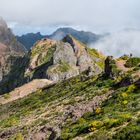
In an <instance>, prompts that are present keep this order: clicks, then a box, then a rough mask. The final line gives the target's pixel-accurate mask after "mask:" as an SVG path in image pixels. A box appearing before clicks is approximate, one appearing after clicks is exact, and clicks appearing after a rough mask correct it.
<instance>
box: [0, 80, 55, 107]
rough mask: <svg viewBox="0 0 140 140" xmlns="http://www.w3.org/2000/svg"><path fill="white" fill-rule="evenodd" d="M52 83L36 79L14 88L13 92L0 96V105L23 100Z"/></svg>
mask: <svg viewBox="0 0 140 140" xmlns="http://www.w3.org/2000/svg"><path fill="white" fill-rule="evenodd" d="M52 83H53V81H49V80H47V79H36V80H33V81H31V82H29V83H27V84H25V85H23V86H21V87H18V88H16V89H15V90H14V91H12V92H10V93H8V94H5V95H2V96H0V104H6V103H9V102H12V101H15V100H17V99H20V98H23V97H25V96H27V95H29V94H31V93H33V92H35V91H37V90H38V89H41V88H43V87H45V86H47V85H50V84H52Z"/></svg>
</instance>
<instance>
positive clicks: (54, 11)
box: [0, 0, 140, 35]
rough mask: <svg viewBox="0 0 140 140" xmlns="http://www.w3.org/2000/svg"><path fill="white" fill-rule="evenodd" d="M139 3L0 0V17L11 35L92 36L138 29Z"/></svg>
mask: <svg viewBox="0 0 140 140" xmlns="http://www.w3.org/2000/svg"><path fill="white" fill-rule="evenodd" d="M139 9H140V0H0V16H1V17H3V18H4V19H5V20H6V21H7V23H8V26H9V27H11V28H12V29H13V31H14V33H15V34H18V35H20V34H24V33H27V32H38V31H40V32H41V33H42V34H50V33H51V32H53V31H54V30H55V29H56V28H58V27H73V28H76V29H78V30H88V31H92V32H94V33H105V32H113V31H116V30H121V29H123V28H135V29H139V25H140V10H139Z"/></svg>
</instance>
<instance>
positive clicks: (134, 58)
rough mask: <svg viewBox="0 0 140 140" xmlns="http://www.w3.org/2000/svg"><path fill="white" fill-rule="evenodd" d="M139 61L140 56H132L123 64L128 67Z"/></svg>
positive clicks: (134, 65) (135, 64)
mask: <svg viewBox="0 0 140 140" xmlns="http://www.w3.org/2000/svg"><path fill="white" fill-rule="evenodd" d="M139 63H140V58H139V57H133V58H130V59H128V60H127V61H126V64H125V66H126V67H128V68H131V67H136V66H137V65H138V64H139Z"/></svg>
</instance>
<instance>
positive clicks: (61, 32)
mask: <svg viewBox="0 0 140 140" xmlns="http://www.w3.org/2000/svg"><path fill="white" fill-rule="evenodd" d="M67 34H70V35H72V36H73V37H75V38H77V39H78V40H79V41H81V42H83V43H85V44H93V43H95V42H96V41H98V40H99V39H100V37H101V35H96V34H94V33H92V32H85V31H77V30H75V29H73V28H59V29H57V30H56V31H55V32H54V33H52V34H51V35H41V34H40V33H39V32H38V33H28V34H25V35H22V36H17V40H18V41H19V42H21V43H22V44H24V46H26V48H27V49H28V50H29V49H30V48H31V47H32V46H33V45H34V43H35V42H37V41H38V40H40V39H42V38H46V37H47V38H49V39H54V40H62V39H63V38H64V37H65V36H66V35H67Z"/></svg>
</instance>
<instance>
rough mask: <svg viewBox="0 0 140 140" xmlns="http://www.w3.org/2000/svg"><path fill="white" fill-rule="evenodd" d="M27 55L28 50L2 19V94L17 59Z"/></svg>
mask: <svg viewBox="0 0 140 140" xmlns="http://www.w3.org/2000/svg"><path fill="white" fill-rule="evenodd" d="M25 54H26V49H25V48H24V46H23V45H22V44H20V43H19V42H18V41H17V39H16V37H15V36H14V35H13V33H12V31H11V30H10V29H9V28H8V27H7V24H6V22H5V21H4V20H3V19H0V94H1V90H2V88H3V87H1V84H2V83H3V81H5V80H7V79H9V77H8V75H9V74H10V72H11V71H12V69H13V67H14V65H15V63H16V62H17V59H20V58H22V57H23V56H24V55H25ZM20 63H22V62H20ZM13 77H14V76H13ZM5 88H6V85H5Z"/></svg>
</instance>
